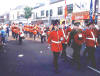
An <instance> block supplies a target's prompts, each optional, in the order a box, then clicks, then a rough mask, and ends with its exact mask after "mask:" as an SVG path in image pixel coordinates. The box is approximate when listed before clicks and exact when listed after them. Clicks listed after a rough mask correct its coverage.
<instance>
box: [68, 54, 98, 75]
mask: <svg viewBox="0 0 100 76" xmlns="http://www.w3.org/2000/svg"><path fill="white" fill-rule="evenodd" d="M67 56H68V57H69V58H70V59H72V57H71V56H70V55H67ZM88 68H89V69H91V70H93V71H95V72H97V73H99V74H100V71H99V70H97V69H95V68H92V67H90V66H88Z"/></svg>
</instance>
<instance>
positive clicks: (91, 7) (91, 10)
mask: <svg viewBox="0 0 100 76" xmlns="http://www.w3.org/2000/svg"><path fill="white" fill-rule="evenodd" d="M89 14H90V22H93V19H92V16H93V3H92V0H91V2H90V12H89Z"/></svg>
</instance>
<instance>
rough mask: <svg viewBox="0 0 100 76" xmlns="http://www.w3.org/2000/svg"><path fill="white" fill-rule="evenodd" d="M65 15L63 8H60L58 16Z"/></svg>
mask: <svg viewBox="0 0 100 76" xmlns="http://www.w3.org/2000/svg"><path fill="white" fill-rule="evenodd" d="M62 14H63V7H58V15H62Z"/></svg>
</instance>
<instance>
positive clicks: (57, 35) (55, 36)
mask: <svg viewBox="0 0 100 76" xmlns="http://www.w3.org/2000/svg"><path fill="white" fill-rule="evenodd" d="M62 37H63V33H62V32H61V31H60V30H58V31H51V32H50V35H49V37H48V43H49V44H51V51H53V52H60V51H62V43H61V41H60V40H61V38H62Z"/></svg>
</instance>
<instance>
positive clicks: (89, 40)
mask: <svg viewBox="0 0 100 76" xmlns="http://www.w3.org/2000/svg"><path fill="white" fill-rule="evenodd" d="M85 33H86V40H85V43H86V46H88V47H95V46H98V42H97V38H96V35H95V34H94V32H93V31H92V30H91V29H87V30H86V32H85Z"/></svg>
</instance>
